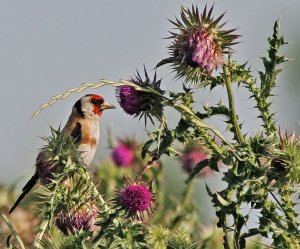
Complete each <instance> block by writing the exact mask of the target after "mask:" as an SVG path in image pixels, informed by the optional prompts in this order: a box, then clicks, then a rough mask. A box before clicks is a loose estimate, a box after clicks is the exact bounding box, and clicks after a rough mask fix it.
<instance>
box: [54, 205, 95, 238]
mask: <svg viewBox="0 0 300 249" xmlns="http://www.w3.org/2000/svg"><path fill="white" fill-rule="evenodd" d="M97 215H98V210H97V208H96V206H95V205H93V204H90V203H87V204H86V205H84V206H82V207H80V208H78V209H76V208H74V209H73V208H72V209H71V210H66V209H63V208H62V209H61V210H60V211H59V212H58V213H56V214H55V217H54V222H55V224H56V226H57V227H58V228H59V230H61V231H62V232H63V233H64V234H68V233H72V234H75V233H76V232H77V231H81V230H82V231H90V230H92V226H93V224H94V222H95V219H96V217H97Z"/></svg>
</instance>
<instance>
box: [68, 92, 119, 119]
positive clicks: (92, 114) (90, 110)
mask: <svg viewBox="0 0 300 249" xmlns="http://www.w3.org/2000/svg"><path fill="white" fill-rule="evenodd" d="M114 108H115V107H114V106H113V105H111V104H109V103H108V102H106V101H105V100H104V99H103V98H102V97H101V96H99V95H96V94H87V95H85V96H83V97H82V98H81V99H79V100H78V101H77V102H76V103H75V105H74V106H73V113H74V114H77V115H79V116H82V117H83V118H91V119H97V118H99V117H100V116H101V115H102V112H103V111H104V110H107V109H114Z"/></svg>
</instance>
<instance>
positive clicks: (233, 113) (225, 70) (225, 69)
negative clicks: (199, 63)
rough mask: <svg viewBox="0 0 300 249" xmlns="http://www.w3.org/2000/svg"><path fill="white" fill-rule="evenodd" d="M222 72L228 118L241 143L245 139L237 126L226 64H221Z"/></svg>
mask: <svg viewBox="0 0 300 249" xmlns="http://www.w3.org/2000/svg"><path fill="white" fill-rule="evenodd" d="M223 72H224V75H225V84H226V89H227V95H228V103H229V112H230V120H231V123H232V125H233V127H234V130H235V135H236V138H237V141H238V142H239V143H240V144H243V143H244V142H245V141H244V137H243V134H242V132H241V129H240V126H239V123H238V120H237V116H236V114H235V109H234V97H233V92H232V87H231V76H230V71H229V68H228V65H226V64H224V65H223Z"/></svg>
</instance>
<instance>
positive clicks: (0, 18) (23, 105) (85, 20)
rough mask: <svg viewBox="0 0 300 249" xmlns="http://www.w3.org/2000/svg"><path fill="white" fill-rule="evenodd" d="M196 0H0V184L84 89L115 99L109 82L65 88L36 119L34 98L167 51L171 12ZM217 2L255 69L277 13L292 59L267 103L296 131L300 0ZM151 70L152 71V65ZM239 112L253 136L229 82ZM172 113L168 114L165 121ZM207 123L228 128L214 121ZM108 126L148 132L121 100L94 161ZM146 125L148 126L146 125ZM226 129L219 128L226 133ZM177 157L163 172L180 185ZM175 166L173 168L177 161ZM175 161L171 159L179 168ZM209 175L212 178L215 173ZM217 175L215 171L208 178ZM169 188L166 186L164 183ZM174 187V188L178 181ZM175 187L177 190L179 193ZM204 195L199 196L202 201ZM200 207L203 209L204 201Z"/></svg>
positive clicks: (120, 71) (245, 106)
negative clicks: (91, 87) (71, 90)
mask: <svg viewBox="0 0 300 249" xmlns="http://www.w3.org/2000/svg"><path fill="white" fill-rule="evenodd" d="M192 3H193V4H195V5H198V7H199V9H203V8H204V6H205V3H206V2H205V1H183V0H182V1H174V0H164V1H158V0H155V1H146V0H143V1H141V0H131V1H97V0H93V1H88V2H83V1H77V0H72V1H63V2H62V1H51V2H50V1H48V2H47V1H34V0H28V1H8V0H5V1H1V8H0V37H1V38H0V82H1V84H0V106H1V112H2V113H1V122H0V132H1V144H0V151H1V152H2V153H3V154H2V156H1V165H0V168H1V173H0V183H1V184H4V185H10V184H13V183H16V182H17V183H18V185H17V186H18V187H22V185H23V184H24V183H25V182H26V181H27V180H28V179H29V177H30V176H31V174H32V173H33V171H34V162H35V157H36V155H37V152H38V149H39V148H40V147H41V146H42V145H43V140H41V139H40V138H39V137H41V136H45V135H49V134H50V132H49V125H52V126H54V127H58V126H59V125H62V126H63V125H64V124H65V122H66V121H67V118H68V116H69V114H70V112H71V108H72V105H73V104H74V103H75V101H76V100H77V99H79V98H80V97H81V96H82V95H84V94H87V93H96V94H100V95H102V96H104V97H105V99H107V100H108V101H109V102H111V103H112V104H115V105H117V106H118V104H117V101H116V99H115V95H114V89H113V88H111V87H106V88H102V89H96V90H87V91H85V92H83V93H80V94H77V95H72V96H71V97H69V98H68V99H66V100H64V101H63V102H58V103H56V104H55V105H54V106H52V107H51V108H49V109H46V110H45V111H43V112H42V113H41V114H40V115H39V116H38V117H37V118H35V119H31V115H32V114H33V112H34V111H36V110H37V108H38V106H39V105H40V104H43V103H45V102H47V101H48V100H49V98H50V97H51V96H53V95H56V94H59V93H62V92H63V91H65V90H66V89H68V88H73V87H77V86H78V85H79V84H80V83H83V82H96V81H97V80H98V79H102V78H105V79H111V80H115V81H117V80H119V79H129V78H130V77H131V76H133V74H134V73H135V70H136V69H139V70H142V68H143V64H145V65H146V68H147V69H148V70H150V74H151V73H154V71H153V70H152V69H153V68H154V66H155V65H156V63H157V62H158V61H160V60H161V59H163V58H165V57H166V56H167V48H166V47H167V46H168V44H169V41H168V40H166V39H163V38H165V37H167V36H168V35H169V34H168V31H169V30H170V28H171V27H172V25H171V24H170V22H168V18H169V19H173V18H174V17H175V15H178V13H179V10H180V5H187V6H190V5H191V4H192ZM207 3H208V6H209V7H210V6H211V5H212V4H214V5H215V7H214V10H215V11H214V12H215V16H217V15H220V14H222V13H223V12H225V11H226V15H225V17H224V19H223V20H224V21H228V23H227V24H226V26H225V27H226V28H229V29H230V28H235V27H237V28H238V30H237V31H236V33H238V34H241V35H242V37H241V38H240V41H241V43H239V44H238V45H236V46H235V47H234V48H235V50H236V53H235V54H234V57H235V58H236V59H237V60H239V62H241V63H243V62H246V61H248V63H249V65H251V67H252V71H253V72H254V73H256V71H258V70H261V69H262V63H261V60H260V59H259V57H260V56H265V55H266V48H267V37H268V36H270V35H271V34H272V27H273V24H274V21H275V20H276V19H278V18H280V21H281V33H282V34H284V37H285V39H286V40H287V41H289V42H292V43H291V44H289V45H288V46H285V49H283V50H282V53H284V54H286V56H287V57H289V58H292V59H295V60H294V61H292V62H289V63H286V64H284V68H283V69H284V71H283V72H282V74H281V75H280V77H279V83H278V87H277V88H276V89H275V93H276V95H277V96H275V97H276V98H274V103H273V105H272V110H273V111H274V112H276V113H277V115H276V120H277V121H278V124H279V125H280V126H281V127H282V128H285V129H288V130H295V131H296V132H297V133H298V134H299V131H300V129H299V119H300V114H299V108H300V101H299V97H298V94H299V92H300V84H299V82H298V77H299V74H300V72H299V69H300V26H299V22H300V17H299V14H300V13H299V12H300V2H299V1H297V0H287V1H281V0H265V1H260V0H253V1H247V2H246V1H234V0H223V1H207ZM151 70H152V71H151ZM157 73H158V76H159V77H162V78H163V83H162V88H163V89H166V90H173V89H174V90H176V89H179V88H180V86H181V82H179V81H175V80H174V79H173V75H172V74H171V73H170V70H168V68H167V67H164V68H162V69H159V70H158V72H157ZM224 93H225V92H223V91H222V90H214V91H213V92H210V91H208V90H204V91H203V92H202V93H200V94H199V95H198V96H197V99H198V101H199V103H200V104H206V103H207V102H208V101H209V102H210V103H213V102H218V101H219V100H220V99H222V100H224V102H226V96H225V95H224ZM236 95H237V96H236V98H237V105H238V114H239V117H240V120H241V121H243V120H244V127H243V129H244V131H245V132H248V134H251V133H252V132H256V131H258V130H259V129H260V123H259V121H258V120H257V119H256V116H257V113H256V111H255V110H254V109H253V102H252V100H250V99H249V96H248V94H247V93H246V91H245V90H244V89H242V88H239V89H236ZM175 118H176V116H174V115H173V113H170V115H169V119H170V122H171V123H172V121H173V122H174V120H175ZM213 124H214V125H215V126H216V127H218V128H220V129H221V131H223V130H224V129H225V127H224V126H222V125H221V124H220V121H218V120H215V121H214V122H213ZM108 128H111V129H112V132H113V135H114V136H116V137H124V136H126V135H129V136H134V137H136V138H139V139H140V141H143V138H146V132H145V127H144V123H143V122H140V123H139V122H138V121H137V120H134V119H132V118H131V117H130V116H128V115H126V114H125V113H124V112H123V111H122V109H121V108H118V109H116V110H114V111H113V112H112V111H111V112H107V113H104V115H103V118H102V119H101V145H100V147H99V151H98V154H97V156H96V158H95V160H94V163H95V164H97V163H99V162H101V161H103V160H104V159H105V158H107V157H108V156H109V155H110V150H109V149H108V143H107V133H108V132H107V131H108ZM151 128H152V127H151V126H150V127H149V129H150V130H151ZM225 135H226V134H225ZM177 164H178V162H177V161H176V160H173V159H172V160H167V163H166V165H167V166H166V167H167V170H168V169H169V170H170V171H167V172H170V174H166V175H167V177H168V178H169V180H170V181H171V182H172V183H173V184H174V186H177V185H176V184H179V183H181V184H182V185H183V184H184V183H183V182H184V179H185V178H184V177H179V178H178V177H174V176H176V175H180V174H181V170H180V168H179V166H178V165H177ZM174 165H175V166H174ZM176 165H177V166H176ZM214 178H218V176H215V177H214ZM213 181H214V179H213ZM170 189H172V185H170ZM175 189H177V188H175ZM179 190H180V188H178V191H179ZM201 196H202V195H201V194H199V195H198V197H197V198H198V199H199V201H200V202H201V198H202V197H201ZM204 208H205V207H204Z"/></svg>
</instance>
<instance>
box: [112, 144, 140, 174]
mask: <svg viewBox="0 0 300 249" xmlns="http://www.w3.org/2000/svg"><path fill="white" fill-rule="evenodd" d="M138 147H139V144H138V143H137V142H136V141H135V140H133V139H129V138H126V139H120V140H119V142H118V145H117V146H115V147H114V148H113V150H112V153H111V158H112V160H113V161H114V163H115V164H116V165H117V166H118V167H125V168H126V167H130V166H131V165H132V164H133V163H134V160H135V151H136V150H137V149H138Z"/></svg>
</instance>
